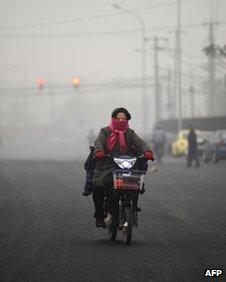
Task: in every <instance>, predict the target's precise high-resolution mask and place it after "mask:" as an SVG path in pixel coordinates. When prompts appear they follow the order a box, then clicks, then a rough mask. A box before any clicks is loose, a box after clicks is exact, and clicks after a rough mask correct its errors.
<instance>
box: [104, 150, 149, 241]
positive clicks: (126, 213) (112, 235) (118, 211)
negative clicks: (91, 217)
mask: <svg viewBox="0 0 226 282" xmlns="http://www.w3.org/2000/svg"><path fill="white" fill-rule="evenodd" d="M108 157H111V156H110V155H108ZM112 158H113V157H112ZM113 159H114V162H115V163H116V164H117V165H118V167H119V168H117V169H115V170H114V171H113V172H112V174H113V191H112V193H113V197H114V199H115V203H116V204H115V207H114V212H112V214H110V213H108V208H107V204H106V202H107V201H106V197H105V202H104V210H105V223H106V229H107V233H108V238H109V239H110V240H111V241H114V240H116V237H117V232H118V231H121V232H122V240H123V243H124V244H125V245H129V244H130V242H131V239H132V230H133V228H134V227H137V226H138V212H140V211H141V210H140V208H139V207H138V197H139V194H143V193H144V191H145V189H144V177H145V174H146V171H147V169H146V170H140V169H138V167H137V164H138V163H139V161H142V160H143V161H145V163H146V168H147V167H148V166H147V159H146V158H145V157H144V156H138V157H130V156H128V155H123V156H120V157H119V158H113Z"/></svg>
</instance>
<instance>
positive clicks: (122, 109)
mask: <svg viewBox="0 0 226 282" xmlns="http://www.w3.org/2000/svg"><path fill="white" fill-rule="evenodd" d="M118 113H124V114H125V115H126V119H127V120H130V119H131V115H130V113H129V112H128V111H127V109H125V108H122V107H121V108H116V109H114V111H113V112H112V114H111V117H113V118H116V117H117V114H118Z"/></svg>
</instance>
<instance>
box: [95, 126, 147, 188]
mask: <svg viewBox="0 0 226 282" xmlns="http://www.w3.org/2000/svg"><path fill="white" fill-rule="evenodd" d="M110 134H111V131H110V129H109V128H108V127H104V128H102V129H101V130H100V133H99V135H98V136H97V138H96V140H95V142H94V153H96V152H97V151H98V150H102V151H104V152H105V153H107V154H110V155H112V156H114V157H119V156H120V155H121V153H120V148H119V142H117V143H116V145H115V147H114V148H113V150H112V152H107V150H106V140H107V138H108V136H109V135H110ZM124 136H125V143H126V153H125V155H130V156H133V155H134V154H133V152H132V150H131V147H132V145H133V146H135V147H136V150H137V151H138V152H140V153H142V154H143V153H144V152H145V151H148V150H150V147H149V146H148V145H147V144H146V143H145V142H144V141H143V140H142V139H141V138H140V137H138V136H137V135H136V133H135V132H134V130H132V129H130V128H129V129H128V130H127V131H126V133H125V134H124ZM116 168H117V165H116V163H115V162H114V160H113V159H111V158H104V159H101V160H98V161H97V162H96V165H95V170H94V175H93V184H94V186H103V178H104V177H105V176H106V175H107V174H109V173H111V172H112V171H113V170H114V169H116Z"/></svg>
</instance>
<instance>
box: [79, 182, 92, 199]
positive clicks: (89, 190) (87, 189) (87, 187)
mask: <svg viewBox="0 0 226 282" xmlns="http://www.w3.org/2000/svg"><path fill="white" fill-rule="evenodd" d="M92 190H93V189H92V184H91V183H89V182H87V183H86V184H85V187H84V191H83V193H82V195H83V196H85V197H87V196H89V195H90V194H91V193H92Z"/></svg>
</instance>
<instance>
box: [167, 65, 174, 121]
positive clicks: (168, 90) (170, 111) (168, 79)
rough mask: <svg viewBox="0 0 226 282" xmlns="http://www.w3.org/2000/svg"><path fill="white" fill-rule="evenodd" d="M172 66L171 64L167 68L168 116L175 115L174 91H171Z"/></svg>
mask: <svg viewBox="0 0 226 282" xmlns="http://www.w3.org/2000/svg"><path fill="white" fill-rule="evenodd" d="M171 78H172V74H171V68H170V66H169V67H168V70H167V105H166V106H167V117H168V118H172V117H173V111H172V110H173V107H172V106H173V104H172V102H173V101H172V91H171Z"/></svg>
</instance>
